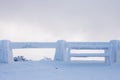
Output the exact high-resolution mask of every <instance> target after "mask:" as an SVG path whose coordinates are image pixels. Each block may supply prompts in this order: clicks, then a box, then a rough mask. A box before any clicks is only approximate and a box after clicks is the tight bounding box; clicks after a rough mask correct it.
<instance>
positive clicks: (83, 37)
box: [0, 0, 120, 42]
mask: <svg viewBox="0 0 120 80" xmlns="http://www.w3.org/2000/svg"><path fill="white" fill-rule="evenodd" d="M0 39H8V40H11V41H43V42H44V41H57V40H59V39H63V40H67V41H109V40H111V39H120V0H0Z"/></svg>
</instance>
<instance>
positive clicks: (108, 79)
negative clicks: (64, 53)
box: [0, 61, 120, 80]
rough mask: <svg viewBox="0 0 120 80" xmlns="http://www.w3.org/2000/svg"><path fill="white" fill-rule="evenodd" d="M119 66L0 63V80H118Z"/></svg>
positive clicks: (40, 62)
mask: <svg viewBox="0 0 120 80" xmlns="http://www.w3.org/2000/svg"><path fill="white" fill-rule="evenodd" d="M119 74H120V64H113V65H102V64H79V63H64V62H55V61H38V62H16V63H12V64H4V63H0V80H120V75H119Z"/></svg>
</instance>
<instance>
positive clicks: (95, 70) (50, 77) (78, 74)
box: [0, 40, 120, 80]
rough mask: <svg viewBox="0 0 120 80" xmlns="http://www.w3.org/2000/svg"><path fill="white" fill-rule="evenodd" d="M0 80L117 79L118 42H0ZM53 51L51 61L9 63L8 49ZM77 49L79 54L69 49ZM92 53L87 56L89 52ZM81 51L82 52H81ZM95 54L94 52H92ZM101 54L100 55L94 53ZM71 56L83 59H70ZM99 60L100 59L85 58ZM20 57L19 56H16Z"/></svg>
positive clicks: (118, 61)
mask: <svg viewBox="0 0 120 80" xmlns="http://www.w3.org/2000/svg"><path fill="white" fill-rule="evenodd" d="M0 47H1V48H0V55H1V56H0V80H119V79H120V76H119V74H120V41H119V40H111V41H110V42H66V41H64V40H58V41H57V42H54V43H53V42H52V43H51V42H49V43H46V42H42V43H41V42H39V43H38V42H37V43H35V42H29V43H28V42H22V43H21V42H11V41H9V40H1V41H0ZM51 47H52V48H53V47H55V50H56V52H55V56H54V60H50V59H49V58H45V59H42V60H40V61H18V62H14V61H13V56H12V54H13V53H12V49H15V48H17V49H18V48H19V49H25V48H51ZM72 49H73V50H81V51H82V53H78V54H77V52H73V51H71V50H72ZM90 50H91V51H92V53H91V51H90ZM101 50H102V51H101ZM84 51H85V53H83V52H84ZM96 51H97V52H96ZM98 51H99V52H101V53H98ZM72 57H77V58H81V57H82V58H84V59H86V61H84V60H72V59H71V58H72ZM87 57H98V58H100V57H102V58H103V59H102V60H99V59H98V58H97V59H95V60H94V59H92V60H91V59H87ZM19 58H20V57H19Z"/></svg>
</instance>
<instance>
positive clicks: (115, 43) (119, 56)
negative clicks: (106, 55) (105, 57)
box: [111, 40, 120, 63]
mask: <svg viewBox="0 0 120 80" xmlns="http://www.w3.org/2000/svg"><path fill="white" fill-rule="evenodd" d="M111 44H112V54H113V55H111V56H114V59H113V60H114V62H115V63H120V41H119V40H112V41H111Z"/></svg>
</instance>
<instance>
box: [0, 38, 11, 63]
mask: <svg viewBox="0 0 120 80" xmlns="http://www.w3.org/2000/svg"><path fill="white" fill-rule="evenodd" d="M0 62H1V63H11V62H13V55H12V47H11V42H10V41H9V40H1V41H0Z"/></svg>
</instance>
